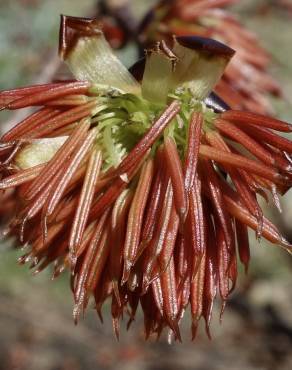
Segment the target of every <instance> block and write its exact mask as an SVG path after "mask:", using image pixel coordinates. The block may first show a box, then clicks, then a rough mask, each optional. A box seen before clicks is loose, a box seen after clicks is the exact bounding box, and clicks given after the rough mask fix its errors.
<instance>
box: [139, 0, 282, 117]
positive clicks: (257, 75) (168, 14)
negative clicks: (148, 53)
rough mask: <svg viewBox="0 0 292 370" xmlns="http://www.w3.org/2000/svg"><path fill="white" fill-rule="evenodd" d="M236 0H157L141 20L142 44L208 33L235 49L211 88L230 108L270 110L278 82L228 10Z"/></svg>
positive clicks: (266, 60) (264, 56)
mask: <svg viewBox="0 0 292 370" xmlns="http://www.w3.org/2000/svg"><path fill="white" fill-rule="evenodd" d="M237 2H238V0H215V1H214V0H171V1H164V0H162V1H160V2H158V4H157V5H156V6H155V7H154V8H153V9H152V11H151V12H150V13H149V14H148V15H147V16H146V17H145V19H144V21H143V22H142V24H141V36H140V40H141V42H142V43H143V44H144V45H148V46H149V45H151V43H153V42H155V41H157V40H161V39H164V40H166V39H169V40H170V39H171V38H172V35H178V36H183V35H195V36H203V37H211V38H213V39H217V40H219V41H223V42H224V43H225V44H227V45H229V46H230V47H232V48H234V49H235V50H236V55H235V57H234V59H233V60H232V61H231V62H230V64H229V65H228V67H227V68H226V71H225V73H224V75H223V78H222V79H221V80H220V82H219V83H218V85H217V86H216V87H215V91H216V92H217V93H218V94H219V95H220V96H221V98H223V99H224V100H225V102H226V103H228V104H229V105H230V106H231V107H232V108H233V109H246V110H249V111H252V112H256V113H260V114H270V113H272V107H271V105H270V102H269V100H268V95H274V96H281V88H280V86H279V84H278V83H277V82H276V81H275V80H274V79H273V78H272V77H271V76H270V75H269V73H268V71H267V68H268V66H269V64H270V55H269V54H268V53H267V52H266V51H265V50H264V49H263V48H262V47H261V46H260V45H259V42H258V39H257V37H256V36H255V35H254V34H253V33H252V32H250V31H248V30H247V29H246V28H245V27H244V26H243V25H242V24H241V23H240V22H239V21H238V20H237V19H236V18H235V17H234V16H233V15H232V13H231V12H230V11H228V10H227V9H225V8H226V7H227V6H228V5H232V4H234V3H237Z"/></svg>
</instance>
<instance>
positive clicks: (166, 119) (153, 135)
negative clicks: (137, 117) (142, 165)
mask: <svg viewBox="0 0 292 370" xmlns="http://www.w3.org/2000/svg"><path fill="white" fill-rule="evenodd" d="M179 111H180V103H179V102H178V101H173V102H172V103H171V104H170V105H169V106H168V107H167V108H166V109H165V111H164V112H163V113H162V114H161V115H160V117H159V118H158V119H157V120H156V121H155V122H154V123H153V125H152V126H151V128H150V129H149V130H148V132H147V133H146V134H145V135H144V136H143V139H142V140H140V141H139V143H138V144H137V145H136V146H135V147H134V148H133V149H132V150H131V152H130V153H129V154H128V156H127V157H126V158H125V159H124V160H123V161H122V162H121V164H120V165H119V167H118V168H117V170H116V171H114V174H115V175H122V174H123V173H126V172H127V171H128V170H129V168H131V167H132V166H133V164H134V163H135V162H136V161H137V160H139V159H141V158H142V157H143V156H144V155H145V153H146V152H147V150H148V149H149V148H150V147H151V146H152V145H153V143H154V142H155V141H156V140H157V138H158V137H159V136H160V135H161V133H162V132H163V130H164V129H165V127H166V126H167V125H168V124H169V123H170V122H171V121H172V119H173V118H174V117H175V116H176V115H177V114H178V112H179Z"/></svg>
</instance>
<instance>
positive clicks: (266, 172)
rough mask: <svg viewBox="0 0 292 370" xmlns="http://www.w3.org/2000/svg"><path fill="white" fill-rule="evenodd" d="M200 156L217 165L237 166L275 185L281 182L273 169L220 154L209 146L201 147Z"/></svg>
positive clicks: (246, 159)
mask: <svg viewBox="0 0 292 370" xmlns="http://www.w3.org/2000/svg"><path fill="white" fill-rule="evenodd" d="M200 155H202V156H203V157H206V158H209V159H213V160H215V161H217V162H219V163H223V164H227V165H231V166H238V167H239V168H242V169H244V170H247V171H251V172H253V173H255V174H258V175H260V176H262V177H265V178H267V179H270V180H272V181H274V182H276V183H278V182H280V183H281V182H282V181H281V175H280V174H279V173H278V172H277V171H276V170H274V169H273V168H270V167H268V166H265V165H264V164H259V163H258V162H256V161H253V160H252V159H248V158H246V157H244V156H241V155H238V154H229V153H222V152H221V151H219V150H217V149H214V148H212V147H210V146H207V145H201V146H200Z"/></svg>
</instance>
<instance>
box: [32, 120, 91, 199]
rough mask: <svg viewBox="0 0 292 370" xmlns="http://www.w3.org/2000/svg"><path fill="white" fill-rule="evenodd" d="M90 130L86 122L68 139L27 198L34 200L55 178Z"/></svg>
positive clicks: (35, 182) (33, 184) (36, 180)
mask: <svg viewBox="0 0 292 370" xmlns="http://www.w3.org/2000/svg"><path fill="white" fill-rule="evenodd" d="M88 129H89V122H88V121H87V120H84V121H83V123H82V124H80V126H79V127H77V128H76V130H75V131H74V132H73V134H72V135H71V136H70V138H68V140H67V141H66V142H65V144H64V145H63V146H62V147H61V148H60V149H59V150H58V152H57V153H56V154H55V156H54V157H53V158H52V160H51V161H50V162H49V163H48V165H47V166H46V167H45V168H44V169H43V171H42V172H41V174H40V175H39V177H38V178H37V179H35V181H34V182H33V183H32V184H31V186H30V187H29V189H28V191H27V193H26V195H25V198H26V199H28V200H29V199H32V198H33V197H34V196H35V195H36V194H37V193H38V192H40V191H41V190H42V189H43V188H44V186H45V184H46V183H47V182H49V181H50V179H51V178H53V176H54V174H55V173H56V171H58V170H59V169H60V168H61V167H62V165H63V164H64V163H65V161H66V159H67V158H68V157H69V155H70V154H71V153H72V152H73V150H74V149H75V147H76V146H77V144H78V142H79V141H80V138H81V139H82V136H83V134H84V133H85V132H86V131H87V130H88Z"/></svg>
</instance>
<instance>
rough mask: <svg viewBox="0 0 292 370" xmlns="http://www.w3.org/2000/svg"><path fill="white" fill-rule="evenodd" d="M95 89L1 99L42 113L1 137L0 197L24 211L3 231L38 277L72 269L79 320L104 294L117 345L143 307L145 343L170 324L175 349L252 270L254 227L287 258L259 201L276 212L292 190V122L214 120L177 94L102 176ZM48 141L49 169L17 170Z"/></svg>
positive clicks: (236, 117) (30, 91)
mask: <svg viewBox="0 0 292 370" xmlns="http://www.w3.org/2000/svg"><path fill="white" fill-rule="evenodd" d="M93 90H94V89H92V87H90V86H89V84H88V83H86V82H69V83H57V84H48V85H43V86H35V87H28V88H24V89H17V90H13V91H4V92H2V93H0V100H1V105H2V106H5V108H8V109H17V108H23V107H25V106H28V105H43V108H42V109H40V110H38V111H37V112H35V113H33V114H32V115H30V116H29V117H28V118H26V119H24V120H23V121H22V122H21V123H19V124H18V125H17V126H16V127H14V128H12V129H11V130H10V131H9V132H8V133H6V134H5V135H4V136H3V137H2V139H1V159H2V169H1V172H2V174H6V175H7V176H5V177H4V178H3V179H2V180H1V182H0V188H1V189H9V188H16V189H17V194H18V201H19V210H18V212H17V214H16V216H15V217H14V219H13V220H12V222H11V224H10V230H11V231H12V232H13V233H15V234H18V235H20V240H21V242H22V243H25V244H26V245H28V248H29V251H28V252H27V254H25V255H24V256H23V257H22V258H21V259H20V261H21V262H28V261H29V262H31V263H32V267H33V268H34V267H35V268H36V270H35V271H36V272H39V271H41V270H42V269H44V268H45V267H46V266H47V265H49V264H50V263H51V262H53V263H54V276H56V275H58V274H59V273H60V272H61V271H62V270H64V269H65V268H67V267H68V268H69V269H71V272H72V290H73V293H74V298H75V310H74V316H75V319H76V320H77V318H78V316H79V314H80V312H82V311H83V310H84V309H85V308H86V306H87V304H88V300H89V298H90V296H91V295H92V296H94V299H95V303H96V308H97V310H98V312H100V309H101V306H102V304H103V303H104V301H105V300H106V299H107V298H108V297H112V316H113V325H114V329H115V331H116V333H117V335H118V331H119V329H118V327H119V320H120V318H121V317H122V316H123V314H125V313H129V323H130V322H131V321H132V320H133V319H134V316H135V312H136V309H137V306H138V304H139V302H140V304H141V306H142V309H143V311H144V320H145V331H146V335H147V336H149V335H150V334H151V333H157V334H158V335H159V334H160V332H161V331H162V329H163V328H164V327H165V326H168V327H169V328H170V329H171V330H172V331H173V332H174V336H175V338H176V339H180V333H179V326H178V323H179V321H180V320H181V318H182V316H183V313H184V311H185V310H186V308H187V306H188V305H190V308H191V313H192V317H193V323H192V330H193V337H195V333H196V328H197V324H198V321H199V319H200V318H201V316H202V317H204V319H205V320H206V323H207V328H208V327H209V323H210V318H211V311H212V305H213V302H214V299H215V297H216V294H219V296H220V297H221V300H222V304H223V305H224V304H225V302H226V300H227V298H228V295H229V294H230V292H231V290H232V289H233V288H234V286H235V283H236V278H237V255H239V258H240V261H241V262H242V263H243V264H244V265H245V267H246V269H247V267H248V263H249V244H248V235H247V229H248V227H250V228H252V229H254V230H255V231H256V232H257V235H258V237H260V236H261V235H262V236H263V237H265V238H266V239H268V240H269V241H271V242H272V243H276V244H279V245H281V246H283V247H284V248H286V249H288V250H290V249H291V248H292V247H291V245H290V244H289V243H288V242H287V241H286V240H285V239H284V238H283V237H282V236H281V235H280V233H279V232H278V230H277V229H276V227H275V226H274V225H273V224H272V223H271V222H270V221H268V220H267V219H266V218H265V217H264V216H263V214H262V210H261V208H260V206H259V204H258V202H257V199H256V194H257V193H258V194H260V195H262V196H263V197H264V198H266V199H267V198H268V192H271V193H272V195H273V197H274V200H275V202H276V203H277V193H278V192H279V193H284V192H285V190H287V188H289V187H290V185H291V182H292V176H291V153H292V143H291V142H290V141H289V140H288V139H285V138H283V137H281V136H278V135H277V134H276V133H275V131H281V132H291V125H289V124H287V123H284V122H280V121H278V120H275V119H272V118H266V117H263V116H259V115H255V114H252V113H244V112H239V111H232V110H230V111H226V112H224V113H220V114H215V113H213V112H212V111H211V110H210V112H209V115H210V114H212V116H211V118H210V117H208V109H207V108H206V107H203V105H201V106H200V108H198V107H196V106H195V105H194V107H192V105H191V104H190V102H188V103H187V104H186V103H185V102H183V101H181V100H180V99H179V96H178V97H177V99H174V100H173V102H172V103H170V104H169V106H168V107H167V108H166V109H165V110H164V111H163V112H162V113H159V114H157V113H156V114H157V116H156V117H155V119H154V122H153V124H151V125H150V122H149V126H148V128H147V129H143V128H142V127H141V128H140V132H139V130H138V127H136V131H137V132H138V136H137V137H138V138H139V139H135V140H134V143H135V144H132V147H131V148H128V150H127V152H126V153H125V154H123V157H122V159H121V160H120V161H119V163H118V165H117V166H116V168H114V167H110V168H108V165H107V164H106V163H104V160H105V156H106V155H107V154H105V153H106V146H103V145H102V144H101V143H102V140H105V139H106V137H107V132H106V130H107V129H106V127H107V124H106V120H107V119H109V118H108V117H109V116H110V112H109V111H108V108H107V110H106V107H107V106H106V104H105V100H106V98H105V97H104V96H102V95H100V96H97V95H94V94H93V93H92V91H93ZM121 98H123V95H116V96H114V95H113V96H110V97H108V98H107V99H108V100H112V101H115V99H121ZM120 102H121V101H120ZM103 105H104V106H105V110H103V109H102V106H103ZM137 107H138V108H136V109H137V112H136V113H138V109H139V105H137ZM186 107H188V108H187V109H188V110H187V114H186ZM204 110H205V111H204ZM142 113H143V112H141V114H142ZM119 114H121V112H118V111H117V112H116V119H118V117H119ZM133 114H134V112H133V111H132V115H133ZM123 119H124V118H123ZM181 122H184V125H185V126H186V127H185V128H180V127H181V124H182V123H181ZM132 124H133V125H134V123H133V122H132ZM101 126H103V128H101ZM170 126H173V127H175V128H174V129H173V130H172V131H171V130H169V131H168V134H166V131H167V128H169V127H170ZM129 127H131V123H129ZM133 127H134V126H133ZM124 129H125V130H127V127H125V128H124ZM163 132H164V137H163V138H161V134H162V133H163ZM171 132H172V134H171ZM133 133H135V127H134V130H133ZM183 135H184V136H185V137H183ZM43 137H46V138H52V139H56V138H57V139H58V137H62V138H63V137H66V140H65V141H63V144H62V145H61V146H60V147H59V149H58V150H57V151H56V153H55V154H54V155H53V156H52V158H51V159H50V160H48V161H47V162H43V163H40V164H37V165H35V166H33V167H27V168H23V169H20V168H19V167H17V166H18V165H19V163H23V162H22V160H21V158H20V157H21V155H23V152H25V150H27V149H25V148H29V147H30V145H32V143H33V142H34V143H35V142H36V143H39V144H40V145H44V146H46V145H48V144H46V143H45V142H44V143H42V142H41V141H37V140H36V139H40V138H43ZM226 138H228V139H229V140H228V141H226ZM35 140H36V141H35ZM40 140H41V139H40ZM108 140H110V138H108ZM181 143H185V144H183V149H182V146H181ZM116 144H117V143H116ZM234 144H240V146H241V147H243V148H245V150H247V151H248V152H249V153H250V154H252V158H251V157H249V156H248V157H246V156H244V155H243V154H241V149H240V148H239V147H238V145H237V146H235V145H234ZM35 145H37V144H35ZM224 174H228V176H229V177H230V179H228V178H226V176H224Z"/></svg>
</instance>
